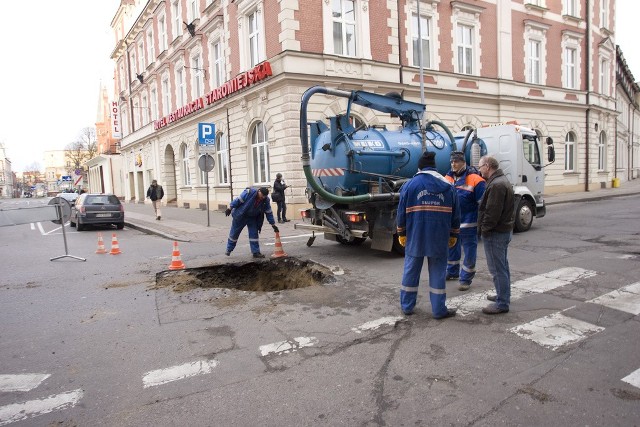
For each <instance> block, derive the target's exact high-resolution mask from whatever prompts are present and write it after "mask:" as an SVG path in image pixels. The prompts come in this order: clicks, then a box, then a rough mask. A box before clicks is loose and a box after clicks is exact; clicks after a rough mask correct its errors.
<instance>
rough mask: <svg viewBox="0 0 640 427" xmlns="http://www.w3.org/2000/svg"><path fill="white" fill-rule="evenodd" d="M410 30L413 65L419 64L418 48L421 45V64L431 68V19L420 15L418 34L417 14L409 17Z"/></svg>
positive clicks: (417, 65)
mask: <svg viewBox="0 0 640 427" xmlns="http://www.w3.org/2000/svg"><path fill="white" fill-rule="evenodd" d="M411 32H412V40H413V65H414V66H416V67H419V66H420V48H421V45H422V66H423V67H424V68H431V21H430V20H429V18H428V17H426V16H424V15H421V16H420V34H419V33H418V14H416V13H414V14H413V15H412V17H411Z"/></svg>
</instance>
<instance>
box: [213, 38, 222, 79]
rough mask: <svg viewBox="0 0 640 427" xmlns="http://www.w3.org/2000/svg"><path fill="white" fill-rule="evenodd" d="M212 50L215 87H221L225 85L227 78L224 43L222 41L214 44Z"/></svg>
mask: <svg viewBox="0 0 640 427" xmlns="http://www.w3.org/2000/svg"><path fill="white" fill-rule="evenodd" d="M211 50H212V52H213V67H212V68H213V86H214V87H219V86H222V83H224V77H225V76H224V75H225V71H224V56H223V53H222V43H221V42H220V41H216V42H214V43H213V45H212V48H211Z"/></svg>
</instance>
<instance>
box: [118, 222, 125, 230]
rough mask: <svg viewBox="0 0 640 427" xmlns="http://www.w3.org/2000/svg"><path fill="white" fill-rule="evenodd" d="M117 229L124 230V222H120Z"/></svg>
mask: <svg viewBox="0 0 640 427" xmlns="http://www.w3.org/2000/svg"><path fill="white" fill-rule="evenodd" d="M116 228H117V229H118V230H122V229H123V228H124V222H119V223H117V224H116Z"/></svg>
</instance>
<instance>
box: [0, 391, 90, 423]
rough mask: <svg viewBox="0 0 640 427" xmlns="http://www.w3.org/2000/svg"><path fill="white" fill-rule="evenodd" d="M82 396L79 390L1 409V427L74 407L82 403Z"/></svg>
mask: <svg viewBox="0 0 640 427" xmlns="http://www.w3.org/2000/svg"><path fill="white" fill-rule="evenodd" d="M82 395H83V393H82V389H77V390H73V391H68V392H66V393H61V394H54V395H51V396H49V397H45V398H44V399H37V400H29V401H27V402H23V403H13V404H11V405H6V406H2V407H0V426H3V425H5V424H10V423H15V422H17V421H22V420H25V419H27V418H31V417H37V416H39V415H44V414H48V413H49V412H53V411H59V410H61V409H66V408H70V407H73V406H75V405H76V403H78V402H79V401H80V399H81V398H82Z"/></svg>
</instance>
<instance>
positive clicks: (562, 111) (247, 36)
mask: <svg viewBox="0 0 640 427" xmlns="http://www.w3.org/2000/svg"><path fill="white" fill-rule="evenodd" d="M418 9H419V10H418ZM614 16H615V0H466V1H448V0H421V1H420V3H418V2H417V1H416V0H375V1H374V0H149V1H122V2H121V5H120V7H119V9H118V11H117V13H116V14H115V16H114V18H113V20H112V28H113V30H114V34H115V47H114V50H113V52H112V59H113V60H114V61H115V67H116V78H115V85H116V87H115V94H116V96H115V100H114V101H115V102H117V103H118V106H119V111H120V115H121V126H122V132H123V138H122V140H121V154H122V158H123V170H124V196H125V199H127V200H133V201H143V200H144V199H145V192H146V188H147V187H148V185H149V183H150V182H151V180H152V179H158V181H159V182H160V183H161V184H162V185H163V187H164V189H165V192H166V195H167V197H165V200H166V201H167V202H168V203H175V204H177V205H178V206H190V207H202V206H203V203H204V201H205V200H206V192H207V187H206V186H205V178H206V176H205V174H204V173H203V172H202V171H200V170H199V169H198V157H199V155H200V148H199V144H198V123H214V124H215V126H216V135H215V154H214V158H215V161H216V164H215V168H214V170H213V171H211V172H210V173H209V176H208V178H209V183H210V185H209V186H210V189H209V195H210V199H211V200H212V204H211V205H210V206H211V208H212V209H216V208H222V207H223V206H225V207H226V205H227V204H228V203H229V201H230V200H231V199H232V198H233V197H235V196H237V195H238V194H240V192H241V191H242V190H243V189H244V188H245V187H247V186H262V185H266V186H270V185H271V183H272V182H273V179H274V178H275V174H276V173H278V172H280V173H282V174H283V175H284V177H285V179H286V181H287V183H288V184H289V185H292V187H293V188H292V190H290V191H292V192H291V194H290V195H289V194H288V200H289V202H291V203H293V204H294V205H295V204H298V205H300V206H302V205H305V204H306V202H307V201H306V198H305V195H304V189H305V187H306V181H305V179H304V175H303V172H302V167H301V164H300V156H301V144H300V136H299V126H300V124H299V110H300V101H301V97H302V94H303V93H304V91H305V90H307V89H308V88H309V87H312V86H315V85H318V84H319V85H324V86H327V87H331V88H337V89H343V90H366V91H370V92H376V93H380V94H384V93H388V92H398V93H402V94H403V96H404V97H405V98H406V99H409V100H413V101H420V99H421V96H420V92H421V91H420V86H421V84H420V75H421V73H420V67H419V66H420V62H419V61H420V60H419V58H420V57H422V64H423V68H424V73H423V77H422V82H423V87H424V94H425V104H426V105H427V117H426V119H428V120H432V119H435V120H439V121H441V122H443V123H445V124H446V125H447V126H448V127H449V128H451V130H452V131H453V132H457V131H460V130H462V129H464V128H467V127H469V126H472V127H478V126H483V125H487V124H493V123H500V122H507V121H513V120H515V121H517V122H519V123H520V124H523V125H527V126H529V127H531V128H533V129H535V130H536V131H537V132H538V133H539V134H540V135H542V136H545V137H546V136H550V137H552V138H553V140H554V141H555V149H556V161H555V163H553V164H551V165H548V166H547V168H546V171H547V175H546V176H547V180H546V186H545V192H546V193H548V194H549V193H559V192H569V191H580V190H585V191H588V190H592V189H596V188H603V187H607V186H611V185H612V179H613V178H614V175H615V173H616V167H615V166H616V163H615V162H616V157H615V151H616V150H615V148H616V138H615V131H616V116H617V115H618V111H617V110H616V99H615V96H616V89H615V87H616V78H615V76H616V73H615V71H616V47H615V43H614V41H615V40H614V35H615V33H614V28H615V23H614ZM418 29H420V32H418V31H419V30H418ZM345 105H346V102H345V101H344V100H338V99H333V98H330V97H326V98H325V100H322V99H318V100H316V99H315V98H314V100H313V102H312V104H310V106H309V120H317V119H324V118H325V117H328V116H332V115H335V114H336V113H338V112H344V110H345ZM351 113H352V114H353V115H354V117H355V118H356V119H359V120H361V121H363V122H364V123H366V124H368V125H380V124H387V123H388V122H389V118H387V117H385V116H384V115H382V114H376V113H374V112H372V111H369V110H367V109H363V108H359V107H356V108H355V109H354V111H352V112H351ZM292 211H295V207H294V208H293V209H292Z"/></svg>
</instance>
